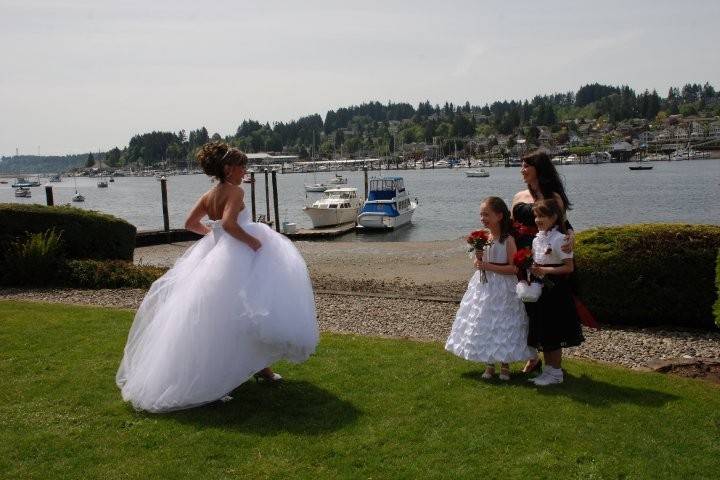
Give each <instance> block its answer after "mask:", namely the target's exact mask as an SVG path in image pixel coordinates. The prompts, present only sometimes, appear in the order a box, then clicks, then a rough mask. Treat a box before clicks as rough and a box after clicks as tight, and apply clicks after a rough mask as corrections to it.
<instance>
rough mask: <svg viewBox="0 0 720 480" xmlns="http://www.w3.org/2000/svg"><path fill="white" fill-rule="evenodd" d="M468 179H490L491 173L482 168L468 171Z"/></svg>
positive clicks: (466, 174)
mask: <svg viewBox="0 0 720 480" xmlns="http://www.w3.org/2000/svg"><path fill="white" fill-rule="evenodd" d="M465 176H466V177H489V176H490V172H488V171H487V170H485V169H484V168H481V169H479V170H468V171H466V172H465Z"/></svg>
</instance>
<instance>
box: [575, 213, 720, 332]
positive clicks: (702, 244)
mask: <svg viewBox="0 0 720 480" xmlns="http://www.w3.org/2000/svg"><path fill="white" fill-rule="evenodd" d="M718 248H720V227H719V226H714V225H682V224H646V225H627V226H621V227H603V228H594V229H591V230H587V231H584V232H581V233H579V234H578V235H577V241H576V249H575V261H576V265H577V269H576V275H575V280H576V282H577V288H578V293H579V295H580V297H581V298H582V299H583V302H584V303H585V304H586V305H587V306H588V308H589V309H590V310H591V311H592V312H593V313H594V314H595V315H596V317H597V318H598V320H599V321H600V322H604V323H610V324H626V325H678V326H686V327H705V328H707V327H712V326H713V324H714V322H713V302H714V300H715V296H716V292H715V286H714V284H715V278H714V277H715V275H716V274H715V264H716V261H717V251H718Z"/></svg>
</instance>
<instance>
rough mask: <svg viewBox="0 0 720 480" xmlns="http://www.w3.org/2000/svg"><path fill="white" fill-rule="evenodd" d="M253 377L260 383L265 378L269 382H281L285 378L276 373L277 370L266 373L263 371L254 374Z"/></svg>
mask: <svg viewBox="0 0 720 480" xmlns="http://www.w3.org/2000/svg"><path fill="white" fill-rule="evenodd" d="M253 377H254V378H255V381H256V382H257V383H260V380H263V381H265V382H268V383H278V382H281V381H282V379H283V377H282V375H280V374H279V373H275V372H272V373H265V372H262V371H260V372H258V373H256V374H254V375H253Z"/></svg>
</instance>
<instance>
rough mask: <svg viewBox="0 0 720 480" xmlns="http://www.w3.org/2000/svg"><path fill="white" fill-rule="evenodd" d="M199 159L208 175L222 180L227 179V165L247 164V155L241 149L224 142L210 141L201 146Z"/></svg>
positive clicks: (198, 154)
mask: <svg viewBox="0 0 720 480" xmlns="http://www.w3.org/2000/svg"><path fill="white" fill-rule="evenodd" d="M197 161H198V163H199V164H200V166H201V167H202V169H203V171H204V172H205V173H206V174H207V175H211V176H213V177H215V178H217V179H218V180H220V181H221V182H224V181H225V166H226V165H230V166H231V165H240V166H243V167H244V166H246V165H247V162H248V158H247V156H246V155H245V154H244V153H243V152H241V151H240V150H239V149H237V148H234V147H230V145H228V144H227V143H224V142H210V143H206V144H205V145H203V146H202V148H200V151H198V153H197Z"/></svg>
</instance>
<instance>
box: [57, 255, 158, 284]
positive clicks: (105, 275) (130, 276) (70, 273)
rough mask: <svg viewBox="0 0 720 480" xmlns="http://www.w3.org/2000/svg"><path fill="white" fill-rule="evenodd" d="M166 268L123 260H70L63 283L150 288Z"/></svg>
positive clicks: (65, 269) (66, 265) (66, 266)
mask: <svg viewBox="0 0 720 480" xmlns="http://www.w3.org/2000/svg"><path fill="white" fill-rule="evenodd" d="M165 271H166V270H165V269H163V268H159V267H152V266H148V265H135V264H133V263H132V262H123V261H121V260H104V261H101V260H68V261H67V262H66V264H65V267H64V275H63V277H64V278H63V284H64V285H66V286H69V287H73V288H93V289H94V288H149V287H150V285H151V284H152V283H153V282H154V281H155V280H157V279H158V278H159V277H160V276H161V275H162V274H163V273H165Z"/></svg>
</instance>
